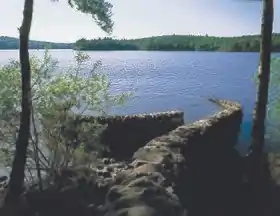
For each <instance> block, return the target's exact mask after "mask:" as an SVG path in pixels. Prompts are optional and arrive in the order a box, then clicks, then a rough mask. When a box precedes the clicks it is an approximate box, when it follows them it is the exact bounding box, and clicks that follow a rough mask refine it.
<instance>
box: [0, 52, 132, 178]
mask: <svg viewBox="0 0 280 216" xmlns="http://www.w3.org/2000/svg"><path fill="white" fill-rule="evenodd" d="M30 60H31V73H32V82H31V83H32V102H33V107H32V121H31V122H32V126H31V128H32V130H31V138H32V139H31V141H30V142H31V143H30V145H29V146H30V148H29V150H28V160H27V168H28V169H30V170H29V171H30V173H32V169H34V166H35V164H36V163H35V162H36V155H39V157H40V159H39V160H40V166H41V168H42V169H44V170H46V171H49V172H52V171H53V170H57V169H59V168H61V167H67V166H69V165H71V166H74V165H76V164H81V163H86V164H88V165H90V164H91V163H92V162H93V161H94V160H95V155H94V154H92V153H89V152H88V151H87V149H91V150H94V151H96V152H100V150H102V148H103V147H102V145H100V140H99V138H100V133H101V132H102V130H103V129H104V126H103V125H99V124H98V123H94V122H93V123H91V124H89V123H88V124H86V123H79V121H78V116H79V115H80V114H83V113H84V111H90V112H93V113H94V114H102V115H106V114H107V111H108V109H109V108H110V107H112V106H114V105H117V104H121V103H123V102H124V100H125V98H126V97H127V96H128V94H120V95H114V96H112V95H111V94H110V83H109V82H108V80H107V77H106V76H105V75H104V74H101V73H98V67H99V66H100V64H101V63H100V62H97V63H95V64H93V65H92V64H91V62H90V58H89V56H88V55H86V54H85V53H82V52H77V53H76V54H75V64H74V66H72V67H70V68H68V69H65V70H62V69H61V68H59V67H58V66H59V65H58V62H57V61H55V60H54V59H52V58H51V56H50V55H49V53H48V52H46V53H45V55H44V58H43V59H39V58H37V57H35V56H33V57H31V59H30ZM0 85H1V90H0V119H1V121H0V149H1V154H2V156H4V157H1V159H2V160H3V161H2V162H3V163H5V165H7V166H11V159H12V155H13V153H14V150H15V149H14V143H15V140H16V135H17V132H18V128H19V113H20V109H19V107H20V102H21V100H20V98H21V97H20V96H21V95H20V92H21V88H20V63H19V61H11V62H10V63H9V64H8V65H5V66H3V67H2V68H0ZM77 113H79V115H77Z"/></svg>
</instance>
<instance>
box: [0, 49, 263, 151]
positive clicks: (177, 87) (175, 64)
mask: <svg viewBox="0 0 280 216" xmlns="http://www.w3.org/2000/svg"><path fill="white" fill-rule="evenodd" d="M31 53H32V54H34V55H38V56H42V55H43V51H42V50H40V51H35V50H33V51H31ZM50 53H51V54H52V56H53V57H54V58H56V59H57V60H59V61H60V66H61V67H67V66H68V65H69V64H70V62H71V61H72V60H73V51H72V50H51V51H50ZM87 53H88V54H89V55H90V56H91V58H92V60H93V61H97V60H101V61H102V66H101V67H100V70H102V71H103V72H104V73H107V74H108V76H109V79H110V81H111V82H112V90H113V91H114V92H121V91H131V90H133V92H134V93H133V96H132V97H131V99H130V100H129V101H128V102H127V103H126V104H125V105H124V106H123V107H116V108H115V109H114V110H112V112H113V113H116V114H137V113H149V112H159V111H168V110H182V111H184V113H185V121H186V122H192V121H195V120H198V119H200V118H203V117H206V116H208V115H211V114H212V113H214V112H215V111H217V109H218V108H217V107H216V106H215V105H214V104H211V103H210V102H208V100H207V98H209V97H217V98H221V99H231V100H237V101H239V102H240V103H241V104H242V105H243V107H244V123H243V126H242V133H241V136H240V143H239V144H238V148H239V149H240V150H241V151H244V150H246V148H247V147H248V143H249V137H250V128H251V118H252V109H253V106H254V100H255V93H256V86H255V83H254V80H253V75H254V73H255V72H256V71H257V67H258V60H259V54H258V53H223V52H154V51H104V52H103V51H101V52H99V51H98V52H87ZM17 56H18V51H16V50H14V51H10V50H5V51H0V64H1V65H2V64H5V63H7V62H8V60H9V58H17Z"/></svg>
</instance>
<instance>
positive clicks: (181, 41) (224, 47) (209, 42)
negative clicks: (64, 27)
mask: <svg viewBox="0 0 280 216" xmlns="http://www.w3.org/2000/svg"><path fill="white" fill-rule="evenodd" d="M74 47H75V49H80V50H162V51H183V50H184V51H225V52H259V50H260V35H246V36H240V37H212V36H208V35H206V36H194V35H165V36H157V37H148V38H141V39H130V40H128V39H112V38H108V37H106V38H99V39H93V40H86V39H80V40H78V41H76V43H75V46H74ZM272 51H273V52H280V34H274V35H273V46H272Z"/></svg>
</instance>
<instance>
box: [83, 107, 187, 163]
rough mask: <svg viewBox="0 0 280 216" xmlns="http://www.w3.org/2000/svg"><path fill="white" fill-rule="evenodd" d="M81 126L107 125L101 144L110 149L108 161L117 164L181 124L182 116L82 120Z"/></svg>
mask: <svg viewBox="0 0 280 216" xmlns="http://www.w3.org/2000/svg"><path fill="white" fill-rule="evenodd" d="M79 121H80V122H94V121H97V122H99V123H100V124H103V125H107V127H106V129H105V130H104V132H103V133H102V138H101V142H102V144H104V145H106V146H107V147H109V150H110V155H109V156H111V157H114V158H116V159H119V160H124V159H128V158H131V156H132V155H133V153H134V152H135V151H136V150H137V149H138V148H140V147H143V146H144V145H145V144H146V143H147V142H148V141H150V140H152V139H153V138H156V137H158V136H161V135H163V134H165V133H168V132H169V131H171V130H174V129H175V128H177V127H178V126H181V125H183V124H184V113H183V112H181V111H171V112H162V113H151V114H142V115H132V116H109V117H98V118H96V117H88V116H87V117H82V118H80V119H79Z"/></svg>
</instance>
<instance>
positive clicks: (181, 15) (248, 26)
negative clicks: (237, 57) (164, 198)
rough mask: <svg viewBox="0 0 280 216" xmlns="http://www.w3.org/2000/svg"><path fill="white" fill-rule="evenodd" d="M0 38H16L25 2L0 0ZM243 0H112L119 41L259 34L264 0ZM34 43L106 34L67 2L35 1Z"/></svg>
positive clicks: (277, 21)
mask: <svg viewBox="0 0 280 216" xmlns="http://www.w3.org/2000/svg"><path fill="white" fill-rule="evenodd" d="M0 1H2V2H1V8H0V14H1V18H0V36H4V35H5V36H13V37H18V30H17V28H18V27H19V26H20V24H21V19H22V8H23V2H24V0H0ZM244 1H245V0H111V2H112V4H113V6H114V7H113V9H112V11H113V14H114V15H113V17H112V18H113V20H114V22H115V25H114V31H113V34H112V35H111V36H113V37H116V38H141V37H149V36H157V35H164V34H192V35H201V34H202V35H205V34H208V35H213V36H237V35H245V34H258V33H259V32H260V16H261V6H262V4H261V3H260V2H250V3H244ZM34 2H35V5H34V17H33V23H32V27H31V34H30V39H33V40H44V41H53V42H74V41H76V40H78V39H80V38H87V39H90V38H97V37H104V36H107V35H106V33H104V32H102V30H101V29H100V28H99V27H98V26H97V25H96V24H95V22H94V21H93V20H92V18H91V16H90V15H85V14H82V13H80V12H77V11H75V10H73V9H72V8H70V7H69V6H68V5H67V0H60V1H59V2H57V3H54V2H51V0H34ZM279 12H280V0H275V18H274V32H280V13H279Z"/></svg>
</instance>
